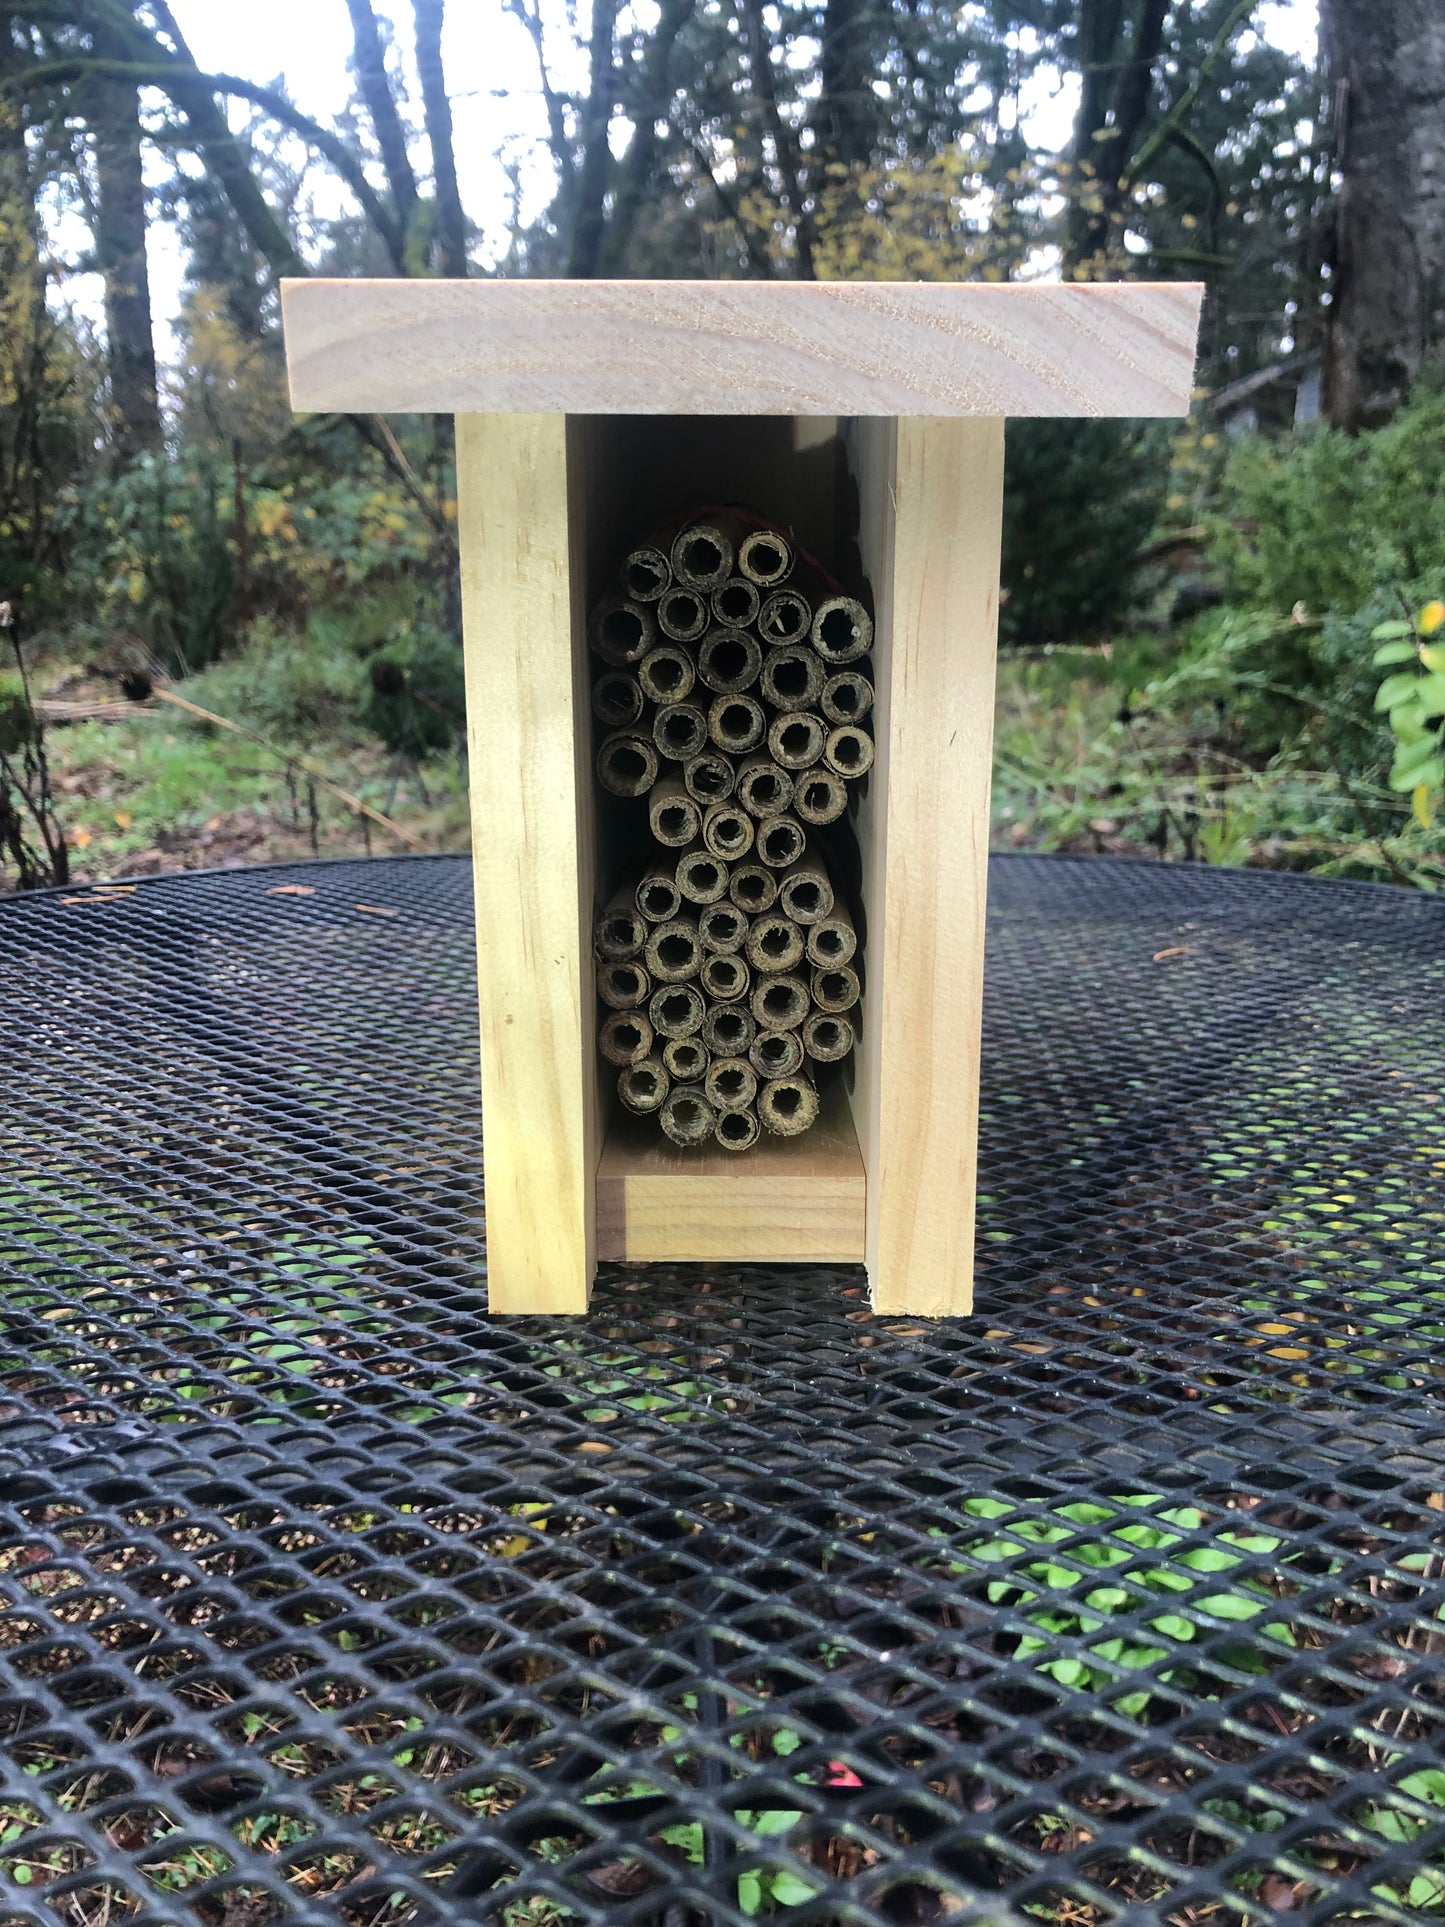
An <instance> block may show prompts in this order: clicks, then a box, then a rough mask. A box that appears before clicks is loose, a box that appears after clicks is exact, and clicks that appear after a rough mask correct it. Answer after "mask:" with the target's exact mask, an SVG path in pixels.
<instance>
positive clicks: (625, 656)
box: [589, 595, 657, 669]
mask: <svg viewBox="0 0 1445 1927" xmlns="http://www.w3.org/2000/svg"><path fill="white" fill-rule="evenodd" d="M589 637H590V641H591V643H592V647H593V649H594V650H595V651H596V653H597V654H598V655H599V656H601V658H602V660H603V661H604V662H610V663H611V664H612V666H613V668H614V669H623V668H626V666H627V665H628V664H629V663H634V662H640V661H641V660H642V658H643V657H644V656H645V655H646V654H647V652H648V650H649V649H650V648H651V647H652V645H653V643H654V642H655V641H656V640H657V624H656V623H655V622H654V620H653V617H652V611H651V610H650V609H649V608H647V607H646V606H645V605H644V604H643V603H641V602H633V601H631V600H630V598H628V597H627V596H619V595H609V596H604V597H603V598H602V600H601V601H600V602H599V603H598V604H597V607H596V608H595V609H594V610H593V611H592V621H591V623H590V625H589Z"/></svg>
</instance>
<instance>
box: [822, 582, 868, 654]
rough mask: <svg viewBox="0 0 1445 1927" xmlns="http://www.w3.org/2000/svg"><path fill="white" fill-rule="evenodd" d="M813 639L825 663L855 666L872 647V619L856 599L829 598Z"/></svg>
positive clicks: (846, 597) (843, 597)
mask: <svg viewBox="0 0 1445 1927" xmlns="http://www.w3.org/2000/svg"><path fill="white" fill-rule="evenodd" d="M812 636H813V647H814V648H815V649H816V650H817V652H818V654H819V655H820V656H821V657H822V658H823V660H824V661H825V662H837V663H843V662H855V661H856V660H857V659H858V657H859V656H866V655H867V653H868V651H869V650H870V649H871V648H872V647H873V618H872V617H871V616H870V615H869V613H868V611H867V610H866V609H865V608H864V607H863V604H862V603H861V602H859V601H858V600H857V598H856V597H854V596H850V595H839V596H830V597H829V598H828V600H827V601H826V602H820V603H819V605H818V612H817V614H816V615H815V616H814V617H813V630H812Z"/></svg>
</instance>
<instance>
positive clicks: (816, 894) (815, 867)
mask: <svg viewBox="0 0 1445 1927" xmlns="http://www.w3.org/2000/svg"><path fill="white" fill-rule="evenodd" d="M778 899H779V901H780V903H781V904H782V907H783V910H784V912H785V913H786V914H787V915H788V916H790V917H791V918H792V919H793V921H794V923H804V924H807V923H817V922H819V921H820V919H821V918H823V917H826V916H827V915H828V913H829V912H830V911H831V910H832V908H833V885H832V883H831V881H830V880H829V876H828V872H827V871H826V870H825V869H824V868H823V865H822V864H821V863H820V862H819V861H818V859H817V857H815V856H803V857H800V858H799V859H798V861H797V862H796V863H795V864H794V865H793V867H792V869H791V870H789V871H788V873H787V875H786V876H785V877H784V878H783V879H782V881H781V882H780V883H779V885H778Z"/></svg>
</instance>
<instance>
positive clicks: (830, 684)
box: [818, 669, 873, 723]
mask: <svg viewBox="0 0 1445 1927" xmlns="http://www.w3.org/2000/svg"><path fill="white" fill-rule="evenodd" d="M818 701H819V706H820V708H821V709H822V711H823V714H824V715H825V716H826V717H827V718H828V721H829V722H830V723H861V722H862V720H863V718H864V717H865V716H866V715H867V714H868V711H869V710H870V709H871V708H872V707H873V685H872V683H871V682H870V681H869V680H868V678H867V677H866V676H865V675H864V674H863V672H862V670H861V669H840V670H839V671H838V673H837V675H836V676H829V678H828V680H827V681H826V682H825V683H824V684H823V693H822V695H821V696H820V697H819V699H818Z"/></svg>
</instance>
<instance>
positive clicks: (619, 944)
mask: <svg viewBox="0 0 1445 1927" xmlns="http://www.w3.org/2000/svg"><path fill="white" fill-rule="evenodd" d="M646 942H647V925H646V924H645V923H644V922H643V920H642V918H641V916H640V915H639V914H638V909H637V894H636V890H635V887H634V886H633V885H632V884H624V885H623V886H622V888H621V889H620V890H617V891H615V892H614V893H613V895H612V897H611V898H610V900H609V901H608V904H607V908H606V909H605V910H604V911H603V912H602V914H601V915H600V916H599V917H598V919H597V927H596V929H595V930H594V931H593V934H592V950H593V954H594V955H595V956H596V957H598V958H599V959H603V960H605V961H606V962H608V963H626V962H627V960H628V958H629V957H640V956H641V955H642V951H643V947H644V945H645V944H646Z"/></svg>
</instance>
